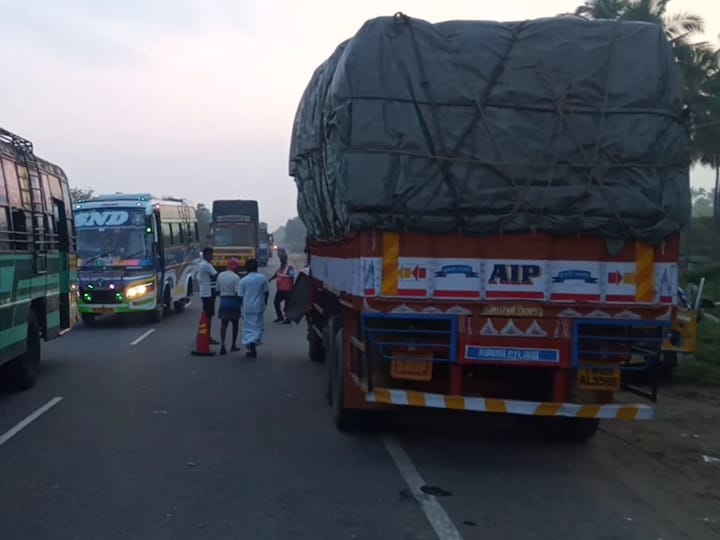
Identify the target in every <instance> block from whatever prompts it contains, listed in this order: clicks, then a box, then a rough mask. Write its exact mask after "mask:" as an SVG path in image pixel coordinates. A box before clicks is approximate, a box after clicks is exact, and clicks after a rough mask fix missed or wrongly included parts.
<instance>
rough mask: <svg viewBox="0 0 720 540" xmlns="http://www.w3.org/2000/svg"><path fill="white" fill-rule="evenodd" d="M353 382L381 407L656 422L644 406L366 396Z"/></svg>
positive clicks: (381, 391) (384, 393)
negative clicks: (393, 406) (381, 405)
mask: <svg viewBox="0 0 720 540" xmlns="http://www.w3.org/2000/svg"><path fill="white" fill-rule="evenodd" d="M353 382H355V384H357V385H358V386H359V387H360V388H361V389H362V391H363V393H364V394H365V400H366V401H367V402H368V403H376V404H384V405H404V406H409V407H425V408H431V409H452V410H458V411H475V412H486V413H500V414H519V415H525V416H555V417H566V418H587V419H608V420H610V419H614V420H652V419H653V418H655V407H653V406H651V405H644V404H620V403H611V404H605V405H583V404H579V403H553V402H541V401H519V400H511V399H486V398H480V397H465V396H452V395H443V394H432V393H427V392H416V391H411V390H395V389H392V388H374V389H373V391H372V392H368V389H367V386H366V385H364V384H362V383H360V381H358V379H357V378H355V377H353Z"/></svg>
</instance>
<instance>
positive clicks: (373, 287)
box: [356, 257, 382, 298]
mask: <svg viewBox="0 0 720 540" xmlns="http://www.w3.org/2000/svg"><path fill="white" fill-rule="evenodd" d="M356 291H357V292H356V294H357V293H359V294H358V295H359V296H368V297H371V298H372V297H374V296H379V295H380V292H381V291H382V259H381V258H379V257H363V258H362V259H360V275H359V286H358V287H357V288H356Z"/></svg>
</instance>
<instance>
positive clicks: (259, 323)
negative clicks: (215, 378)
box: [240, 259, 269, 358]
mask: <svg viewBox="0 0 720 540" xmlns="http://www.w3.org/2000/svg"><path fill="white" fill-rule="evenodd" d="M245 270H246V271H247V275H246V276H245V277H244V278H242V281H241V282H240V296H241V297H242V307H243V311H244V312H245V315H244V317H243V345H245V348H246V349H247V353H245V356H247V357H249V358H255V357H256V356H257V346H258V345H260V344H261V343H262V337H263V331H264V330H265V322H264V318H265V308H266V307H267V303H268V296H269V292H268V280H267V278H266V277H265V276H264V275H263V274H261V273H259V272H258V271H257V270H258V263H257V261H256V260H255V259H248V261H247V262H246V263H245Z"/></svg>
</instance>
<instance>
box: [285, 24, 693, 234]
mask: <svg viewBox="0 0 720 540" xmlns="http://www.w3.org/2000/svg"><path fill="white" fill-rule="evenodd" d="M681 88H682V87H681V82H680V78H679V73H678V70H677V68H676V65H675V61H674V56H673V52H672V50H671V47H670V44H669V43H668V42H667V40H666V39H665V36H664V34H663V32H662V29H661V28H660V27H658V26H655V25H651V24H646V23H635V22H617V21H587V20H584V19H580V18H576V17H558V18H552V19H541V20H536V21H523V22H517V23H496V22H476V21H452V22H445V23H439V24H435V25H433V24H430V23H428V22H425V21H422V20H419V19H412V18H410V17H407V16H406V15H405V14H403V13H397V14H395V15H394V16H393V17H381V18H377V19H373V20H370V21H368V22H366V23H365V25H363V27H362V28H361V29H360V30H359V32H358V33H357V34H356V35H355V36H354V37H353V38H352V39H350V40H348V41H346V42H344V43H342V44H341V45H340V46H339V47H338V48H337V49H336V51H335V52H334V53H333V55H332V56H331V57H330V58H329V59H328V60H327V61H326V62H325V63H323V64H322V65H321V66H320V67H319V68H318V69H317V70H316V71H315V73H314V74H313V77H312V79H311V81H310V83H309V85H308V87H307V88H306V90H305V93H304V95H303V97H302V100H301V102H300V105H299V107H298V111H297V114H296V118H295V124H294V129H293V134H292V141H291V152H290V174H291V176H293V177H294V178H295V180H296V184H297V188H298V211H299V214H300V217H301V219H302V220H303V222H304V223H305V225H306V227H307V228H308V234H309V235H310V237H311V239H313V240H336V239H339V238H342V237H343V236H345V235H346V234H347V233H348V232H350V231H358V230H367V229H378V230H383V231H403V230H407V231H416V232H424V233H439V234H449V233H458V232H459V231H462V233H463V234H467V235H475V236H483V235H492V234H497V233H498V232H504V233H506V234H511V233H517V232H529V231H538V232H544V233H549V234H555V235H573V236H575V235H599V236H603V237H606V238H608V239H613V240H615V241H622V240H639V241H643V242H648V243H651V244H657V243H659V242H661V241H662V240H663V239H664V238H666V237H667V236H668V235H670V234H672V233H674V232H676V231H678V230H679V229H681V228H682V227H683V226H684V225H685V224H686V223H687V221H688V219H689V214H690V188H689V163H690V150H689V149H690V146H689V140H688V136H687V130H686V126H685V125H684V121H685V120H684V119H685V115H684V113H683V102H682V92H681Z"/></svg>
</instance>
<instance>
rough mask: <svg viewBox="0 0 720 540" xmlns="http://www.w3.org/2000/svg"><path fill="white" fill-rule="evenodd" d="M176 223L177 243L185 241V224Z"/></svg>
mask: <svg viewBox="0 0 720 540" xmlns="http://www.w3.org/2000/svg"><path fill="white" fill-rule="evenodd" d="M176 225H177V228H178V237H179V243H180V244H184V243H185V224H184V223H177V224H176Z"/></svg>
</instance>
